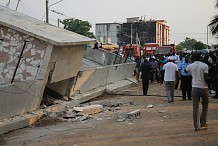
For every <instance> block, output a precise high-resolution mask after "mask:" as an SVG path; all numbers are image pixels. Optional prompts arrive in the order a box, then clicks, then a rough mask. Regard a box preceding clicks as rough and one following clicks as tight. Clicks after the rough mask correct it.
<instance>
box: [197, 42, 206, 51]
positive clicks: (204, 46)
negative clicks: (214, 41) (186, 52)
mask: <svg viewBox="0 0 218 146" xmlns="http://www.w3.org/2000/svg"><path fill="white" fill-rule="evenodd" d="M203 49H206V45H205V44H204V43H202V42H200V41H199V42H196V43H195V50H203Z"/></svg>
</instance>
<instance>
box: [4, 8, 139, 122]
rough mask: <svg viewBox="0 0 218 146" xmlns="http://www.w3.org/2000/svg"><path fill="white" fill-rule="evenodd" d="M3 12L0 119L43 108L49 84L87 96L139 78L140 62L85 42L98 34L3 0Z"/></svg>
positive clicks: (69, 95)
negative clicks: (55, 22)
mask: <svg viewBox="0 0 218 146" xmlns="http://www.w3.org/2000/svg"><path fill="white" fill-rule="evenodd" d="M0 18H1V19H0V111H1V112H0V120H2V119H5V118H9V117H13V116H16V115H21V114H24V113H27V112H31V111H34V110H37V109H39V108H40V103H41V101H42V99H43V94H45V92H46V90H45V89H48V94H49V93H56V94H55V95H59V96H60V97H67V98H68V99H69V100H73V99H81V100H82V101H87V100H89V99H91V98H94V97H97V96H99V95H101V94H102V93H103V92H105V91H108V92H110V91H114V90H115V89H116V88H118V87H121V86H125V85H130V84H132V83H133V82H134V80H133V79H132V73H133V70H134V68H135V63H134V62H128V63H124V58H122V57H121V56H117V55H115V54H111V53H108V52H106V51H104V50H100V49H92V48H86V46H87V44H93V43H94V42H95V40H94V39H90V38H87V37H85V36H82V35H79V34H76V33H73V32H70V31H67V30H65V29H62V28H58V27H55V26H52V25H49V24H46V23H44V22H42V21H39V20H37V19H34V18H32V17H29V16H26V15H24V14H21V13H18V12H16V11H13V10H10V9H7V8H5V7H2V6H0ZM87 93H92V94H91V96H88V97H87V96H82V95H84V94H87ZM46 95H47V93H46ZM51 96H52V94H51Z"/></svg>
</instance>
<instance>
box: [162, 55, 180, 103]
mask: <svg viewBox="0 0 218 146" xmlns="http://www.w3.org/2000/svg"><path fill="white" fill-rule="evenodd" d="M173 60H174V59H173V58H172V57H171V56H169V57H168V62H167V63H166V64H164V66H163V70H164V71H165V72H164V81H165V90H166V95H167V100H168V103H171V102H173V101H174V90H175V89H174V87H175V80H176V77H178V76H179V74H178V67H177V65H176V64H175V63H173Z"/></svg>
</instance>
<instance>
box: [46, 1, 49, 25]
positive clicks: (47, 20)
mask: <svg viewBox="0 0 218 146" xmlns="http://www.w3.org/2000/svg"><path fill="white" fill-rule="evenodd" d="M48 11H49V10H48V0H46V23H49V19H48Z"/></svg>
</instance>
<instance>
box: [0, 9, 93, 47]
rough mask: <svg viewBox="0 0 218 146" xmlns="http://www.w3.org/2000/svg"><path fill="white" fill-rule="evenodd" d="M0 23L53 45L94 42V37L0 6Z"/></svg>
mask: <svg viewBox="0 0 218 146" xmlns="http://www.w3.org/2000/svg"><path fill="white" fill-rule="evenodd" d="M0 24H1V25H4V26H6V27H9V28H12V29H14V30H17V31H20V32H23V33H25V34H27V35H30V36H32V37H35V38H38V39H40V40H43V41H46V42H49V43H51V44H53V45H55V46H68V45H78V44H87V43H94V41H95V40H94V39H90V38H88V37H85V36H82V35H79V34H76V33H73V32H71V31H68V30H65V29H62V28H58V27H56V26H53V25H49V24H47V23H44V22H42V21H40V20H37V19H35V18H32V17H29V16H27V15H24V14H22V13H19V12H17V11H13V10H10V9H8V8H6V7H3V6H0Z"/></svg>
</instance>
